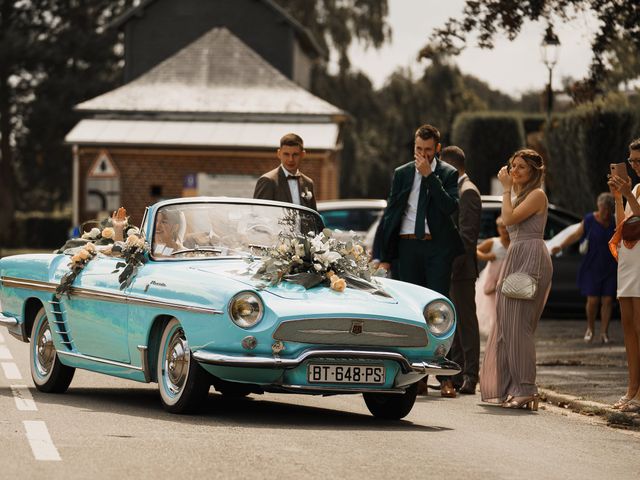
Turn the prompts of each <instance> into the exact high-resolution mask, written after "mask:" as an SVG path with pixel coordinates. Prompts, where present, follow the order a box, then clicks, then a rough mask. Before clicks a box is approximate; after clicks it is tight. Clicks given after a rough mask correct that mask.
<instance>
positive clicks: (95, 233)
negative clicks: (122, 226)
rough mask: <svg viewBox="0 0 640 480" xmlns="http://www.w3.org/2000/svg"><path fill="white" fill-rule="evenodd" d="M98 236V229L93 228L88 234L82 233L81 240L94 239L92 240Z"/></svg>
mask: <svg viewBox="0 0 640 480" xmlns="http://www.w3.org/2000/svg"><path fill="white" fill-rule="evenodd" d="M98 235H100V229H99V228H97V227H93V228H92V229H91V230H89V231H88V232H85V233H83V234H82V238H87V239H94V238H98Z"/></svg>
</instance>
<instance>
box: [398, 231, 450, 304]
mask: <svg viewBox="0 0 640 480" xmlns="http://www.w3.org/2000/svg"><path fill="white" fill-rule="evenodd" d="M452 262H453V255H451V254H450V253H449V246H447V245H439V244H438V243H436V242H434V241H433V240H411V239H402V238H401V239H400V241H399V243H398V279H399V280H402V281H403V282H409V283H413V284H415V285H420V286H422V287H426V288H430V289H431V290H435V291H436V292H438V293H441V294H442V295H444V296H446V297H448V296H449V284H450V283H451V264H452Z"/></svg>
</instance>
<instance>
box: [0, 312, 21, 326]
mask: <svg viewBox="0 0 640 480" xmlns="http://www.w3.org/2000/svg"><path fill="white" fill-rule="evenodd" d="M17 324H18V320H16V319H15V318H13V317H5V316H4V315H3V314H2V313H0V325H2V326H4V327H14V326H16V325H17Z"/></svg>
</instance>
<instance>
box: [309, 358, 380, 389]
mask: <svg viewBox="0 0 640 480" xmlns="http://www.w3.org/2000/svg"><path fill="white" fill-rule="evenodd" d="M384 374H385V371H384V366H382V365H332V364H326V365H322V364H317V363H316V364H310V365H309V366H308V367H307V380H308V381H309V383H359V384H370V385H380V384H383V383H384Z"/></svg>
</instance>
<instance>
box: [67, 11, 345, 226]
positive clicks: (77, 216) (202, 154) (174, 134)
mask: <svg viewBox="0 0 640 480" xmlns="http://www.w3.org/2000/svg"><path fill="white" fill-rule="evenodd" d="M190 1H191V0H190ZM193 1H196V0H193ZM243 2H244V0H242V1H241V2H240V3H243ZM152 3H153V2H150V1H149V2H142V3H141V6H144V5H146V7H147V9H148V8H150V7H151V5H150V4H152ZM165 3H166V2H164V1H163V0H157V5H162V4H165ZM173 3H179V2H173ZM187 3H190V2H187ZM207 3H208V2H207ZM211 3H220V2H215V1H214V2H211ZM226 3H227V4H228V3H231V2H226ZM271 4H272V2H268V1H262V0H249V1H248V3H247V5H245V7H247V8H248V6H253V7H254V8H258V7H259V8H264V6H265V5H266V6H268V7H269V6H270V5H271ZM236 5H237V6H238V7H239V6H240V5H239V4H236ZM137 8H139V7H137ZM269 8H271V7H269ZM278 9H279V7H278ZM134 10H135V9H134ZM273 12H275V13H276V14H277V13H278V12H279V10H273ZM131 18H135V19H137V18H138V17H135V16H134V17H131ZM131 21H132V20H131ZM289 21H290V20H287V22H289ZM287 22H285V23H287ZM274 25H275V26H274V28H276V29H279V28H281V27H282V22H280V23H278V22H275V23H274ZM264 28H265V29H267V30H268V29H269V25H268V24H267V25H266V26H265V27H264ZM294 33H295V32H294ZM292 38H294V39H295V38H296V37H295V35H293V34H292ZM296 41H299V40H296ZM129 43H130V42H129ZM125 44H127V42H125ZM289 54H290V55H294V54H295V48H294V49H293V50H292V51H290V52H289ZM298 54H299V52H298ZM125 58H127V59H129V58H130V55H125ZM132 71H133V70H132ZM294 71H295V69H292V70H291V71H290V72H289V73H290V75H289V77H288V76H286V75H285V74H283V73H282V71H281V70H279V69H277V68H276V67H274V66H273V65H272V64H271V63H269V62H267V61H266V60H265V59H264V58H263V57H262V56H261V55H259V54H258V53H256V51H254V50H253V49H252V48H250V47H249V46H248V45H247V44H245V43H244V42H243V41H242V40H240V39H239V38H238V37H237V36H236V35H235V34H234V33H232V32H231V31H230V29H228V28H225V27H214V28H212V29H211V30H209V31H207V32H206V33H204V34H203V35H201V36H200V37H199V38H197V39H195V40H194V41H193V42H191V43H189V44H187V45H186V46H184V47H183V48H181V49H180V50H178V51H177V52H176V53H174V54H173V55H171V56H169V57H168V58H165V59H164V60H162V61H161V62H160V63H158V64H157V65H155V66H153V67H151V68H150V69H148V70H147V71H144V72H142V71H136V72H138V75H137V76H136V75H131V76H132V77H135V78H133V79H132V80H131V81H130V82H128V83H125V84H124V85H123V86H121V87H119V88H117V89H115V90H112V91H110V92H107V93H105V94H103V95H101V96H99V97H96V98H93V99H91V100H88V101H86V102H83V103H81V104H79V105H77V106H76V109H77V110H79V111H80V112H82V113H83V114H84V115H85V118H84V119H83V120H81V121H80V122H79V123H78V124H77V125H76V126H75V127H74V128H73V129H72V130H71V132H69V134H68V135H67V137H66V142H67V143H68V144H70V145H71V146H72V148H73V152H74V155H73V158H74V160H73V162H74V163H73V204H74V224H79V223H80V222H83V221H85V220H88V219H91V218H95V217H97V216H99V215H102V214H103V213H104V212H108V211H111V210H113V209H114V208H116V207H117V206H119V205H124V206H125V207H126V208H127V210H128V212H129V213H130V214H131V215H132V219H133V221H134V222H139V221H140V220H141V217H142V213H143V212H144V207H146V206H147V205H149V204H152V203H154V202H155V201H158V200H160V199H163V198H172V197H179V196H183V195H190V194H207V195H227V196H251V194H252V192H253V186H254V184H255V181H256V179H257V177H258V176H260V175H261V174H262V173H264V172H266V171H268V170H270V169H272V168H274V167H275V166H277V164H278V160H277V158H276V156H275V149H276V148H277V147H278V141H279V139H280V137H281V136H282V135H283V134H285V133H288V132H295V133H298V134H299V135H301V136H302V138H303V139H304V140H305V148H306V150H307V157H306V158H305V161H304V164H303V166H302V169H303V171H304V172H305V173H306V174H308V175H309V176H311V177H312V178H313V179H314V181H315V182H316V185H317V187H316V190H317V192H316V194H317V197H318V199H331V198H337V197H338V193H339V192H338V175H339V151H340V124H341V123H342V122H343V121H344V119H345V113H344V112H343V111H342V110H340V109H338V108H337V107H335V106H333V105H331V104H329V103H327V102H326V101H324V100H322V99H320V98H318V97H315V96H314V95H312V94H311V93H310V92H308V91H307V90H305V89H304V88H302V86H300V85H299V84H298V83H296V82H295V81H294V77H295V75H294V73H295V72H294ZM297 71H300V69H298V70H297ZM303 79H304V75H303ZM300 83H304V82H300Z"/></svg>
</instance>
